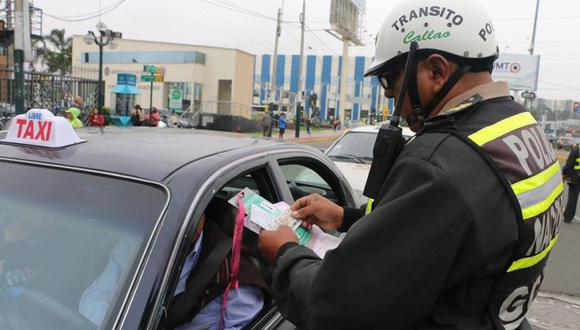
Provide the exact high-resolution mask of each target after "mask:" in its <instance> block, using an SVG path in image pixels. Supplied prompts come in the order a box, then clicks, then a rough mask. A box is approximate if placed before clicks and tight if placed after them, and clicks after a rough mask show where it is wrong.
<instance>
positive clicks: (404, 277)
mask: <svg viewBox="0 0 580 330" xmlns="http://www.w3.org/2000/svg"><path fill="white" fill-rule="evenodd" d="M483 108H485V111H483ZM509 112H513V114H515V113H518V112H523V108H522V107H521V106H519V105H517V104H516V103H515V102H513V99H512V98H511V97H510V96H509V90H508V87H507V84H505V83H493V84H489V85H484V86H481V87H478V88H476V89H474V90H472V91H471V92H468V93H465V94H463V95H462V96H460V97H458V98H456V99H454V100H452V101H451V102H450V103H449V104H448V105H447V106H446V107H445V109H444V114H443V115H440V116H438V117H436V118H435V119H434V120H432V121H431V122H429V123H428V125H427V126H426V128H425V129H424V131H425V132H424V133H423V134H419V135H418V136H417V137H416V138H415V139H414V140H413V141H411V142H410V143H409V144H408V145H407V146H406V147H405V149H404V150H403V152H402V154H401V155H400V156H399V158H398V159H397V161H396V164H395V166H394V168H393V169H392V171H391V173H390V175H389V176H388V178H387V180H386V182H385V184H386V185H387V187H388V189H385V190H386V192H385V193H384V195H383V196H379V198H377V201H376V202H375V205H376V206H375V208H374V210H373V211H372V213H370V214H369V215H367V216H364V217H362V218H361V216H362V215H363V214H362V211H360V210H352V209H345V219H344V224H343V228H342V229H341V231H346V230H348V234H347V235H346V237H345V238H344V240H343V241H342V243H341V244H340V246H339V247H338V248H337V249H335V250H333V251H331V252H329V253H328V254H327V255H326V258H325V259H324V260H321V259H320V258H318V257H317V256H316V254H314V252H312V251H311V250H310V249H308V248H306V247H303V246H298V245H296V244H293V243H288V244H286V245H284V246H283V247H282V248H281V249H280V251H279V255H278V257H279V258H278V263H277V267H276V269H275V273H274V284H273V293H274V298H275V299H276V302H277V305H278V306H279V308H280V310H281V312H282V314H283V315H284V316H285V317H286V318H287V319H288V320H290V321H292V322H293V323H295V324H296V325H297V326H298V327H299V328H300V329H494V328H501V327H500V326H498V321H497V313H496V315H493V313H495V312H494V311H491V309H492V308H491V307H490V305H491V302H490V301H491V300H492V297H491V296H492V294H493V292H492V291H493V288H494V287H495V286H496V285H497V282H498V280H499V279H500V278H502V276H504V274H505V273H506V269H507V268H508V267H509V266H510V264H511V262H512V261H513V256H514V254H515V253H516V252H514V251H515V250H516V248H517V247H518V230H519V229H518V227H519V225H518V219H520V218H521V215H518V212H519V210H518V209H517V208H514V198H513V196H512V195H510V193H509V192H508V190H507V189H506V184H505V182H503V181H502V180H500V176H498V175H497V172H494V169H493V168H492V167H490V165H489V164H488V163H487V162H486V161H485V160H484V159H483V158H482V155H481V154H480V153H478V152H476V151H475V150H474V148H472V147H470V146H469V145H468V144H467V143H466V142H465V141H463V140H462V139H460V138H458V137H457V136H455V135H454V134H450V133H446V132H437V131H440V130H445V129H446V128H449V127H452V128H453V130H454V131H456V132H459V133H460V134H461V135H464V136H466V135H469V134H471V133H472V132H475V131H478V130H480V129H481V128H483V127H486V126H488V125H490V124H493V123H496V122H498V121H499V120H500V119H502V118H505V117H506V116H510V115H512V114H510V113H509ZM506 165H512V164H511V163H508V164H506ZM508 167H509V166H508ZM359 218H360V219H359ZM357 220H358V221H357ZM538 267H541V268H543V264H540V265H538ZM526 289H527V288H526ZM528 295H529V293H528ZM531 295H534V293H532V294H531ZM520 296H523V294H522V295H520ZM516 298H517V297H516ZM510 304H511V302H509V301H508V302H507V305H506V303H505V302H504V304H503V306H502V307H504V308H506V309H507V310H509V311H512V312H513V311H514V310H515V312H516V313H518V314H517V315H515V314H512V315H504V317H506V318H508V319H509V318H516V317H517V318H518V320H517V321H518V322H521V320H522V319H523V315H520V314H522V313H525V312H526V311H527V309H525V310H523V311H522V313H519V309H520V307H522V306H516V304H512V305H510ZM520 305H522V304H520ZM511 307H514V308H511ZM498 308H499V307H498ZM522 308H524V307H522Z"/></svg>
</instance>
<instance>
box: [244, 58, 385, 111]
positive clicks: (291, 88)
mask: <svg viewBox="0 0 580 330" xmlns="http://www.w3.org/2000/svg"><path fill="white" fill-rule="evenodd" d="M272 62H273V57H272V55H270V54H263V55H256V63H255V65H254V68H255V72H254V104H259V105H264V104H269V103H271V102H273V103H276V104H280V105H281V106H282V107H286V108H287V109H288V110H289V111H291V110H292V109H294V105H295V103H296V101H297V100H298V99H299V98H300V95H298V87H299V79H300V72H299V71H300V70H299V66H300V56H299V55H295V54H294V55H278V59H277V61H276V68H275V70H276V82H275V86H276V88H275V93H271V88H272V82H271V78H272V69H273V67H272V65H273V64H272ZM371 63H372V58H370V57H364V56H356V57H351V58H350V59H349V70H348V78H347V82H346V86H347V93H346V94H347V102H346V104H345V105H344V110H345V116H346V117H347V118H346V119H350V120H354V121H364V120H365V119H367V118H368V116H370V115H371V114H373V113H381V112H382V111H384V109H385V108H388V109H393V101H392V100H388V99H386V98H385V97H384V96H383V95H382V90H381V86H380V84H379V82H378V80H377V79H376V78H374V77H373V78H365V77H364V72H365V71H366V69H367V68H368V67H369V66H370V64H371ZM341 71H342V56H333V55H324V56H317V55H306V56H304V85H303V87H304V96H305V98H304V100H305V102H304V110H305V112H306V114H307V115H309V116H315V117H318V118H320V119H324V120H328V119H330V118H335V117H336V116H338V114H339V111H340V109H341V106H342V105H341V104H340V102H339V99H340V76H341ZM313 94H316V104H311V95H313Z"/></svg>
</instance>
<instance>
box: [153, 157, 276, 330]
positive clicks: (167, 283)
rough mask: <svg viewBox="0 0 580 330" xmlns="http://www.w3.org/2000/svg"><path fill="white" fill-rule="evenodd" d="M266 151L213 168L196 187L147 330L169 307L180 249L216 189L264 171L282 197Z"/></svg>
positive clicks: (182, 253) (156, 324) (180, 261)
mask: <svg viewBox="0 0 580 330" xmlns="http://www.w3.org/2000/svg"><path fill="white" fill-rule="evenodd" d="M270 153H271V152H263V153H258V154H255V155H251V156H248V157H245V158H242V159H239V160H237V161H235V162H232V163H229V164H228V165H227V166H224V167H223V168H220V169H219V170H218V171H216V172H215V173H214V174H213V175H212V176H211V177H210V178H208V179H206V180H205V182H204V184H203V185H202V189H199V190H198V192H197V193H196V194H195V197H194V198H193V199H192V201H191V202H190V204H189V207H188V212H187V214H186V215H185V216H184V218H183V219H181V221H180V222H181V223H182V230H183V228H185V230H184V231H182V230H180V233H179V236H178V239H176V242H175V243H174V245H173V251H172V258H171V259H170V261H169V262H168V264H167V266H166V269H165V271H164V272H163V274H162V276H163V280H162V283H161V285H160V289H159V293H158V296H157V298H156V301H155V307H154V309H153V311H154V313H152V315H151V317H150V318H149V322H148V325H147V329H157V328H158V327H159V325H161V324H162V323H161V322H163V321H164V320H165V317H166V316H167V309H168V308H169V306H170V302H171V300H172V298H173V292H174V291H175V287H176V285H177V281H178V277H179V276H178V275H179V274H178V273H179V272H181V265H182V264H183V262H184V260H185V257H186V255H185V253H186V252H185V251H184V249H185V248H186V246H187V243H185V242H187V237H188V235H191V234H192V233H193V232H194V231H195V228H197V226H198V224H199V219H200V217H201V214H202V213H203V212H204V211H205V209H206V208H207V206H208V205H209V203H210V202H211V200H212V199H213V198H214V196H215V194H216V193H217V192H218V191H220V190H221V188H222V187H223V186H224V185H226V184H227V183H228V182H231V181H232V180H234V179H235V178H237V177H239V176H241V175H245V174H247V173H251V172H254V171H257V170H264V171H265V172H266V175H270V176H271V181H270V185H271V187H270V188H271V189H272V193H273V194H277V196H276V198H277V199H280V200H283V198H284V197H283V196H284V195H283V194H281V193H280V192H281V188H280V187H279V186H278V184H279V181H278V180H277V179H276V178H275V176H274V171H273V170H272V169H271V167H270V164H271V160H270V158H269V154H270ZM231 169H234V170H235V172H234V171H230V172H228V170H231ZM232 173H234V174H232ZM222 174H223V175H222ZM176 251H177V253H178V255H177V256H175V257H174V256H173V255H174V253H176Z"/></svg>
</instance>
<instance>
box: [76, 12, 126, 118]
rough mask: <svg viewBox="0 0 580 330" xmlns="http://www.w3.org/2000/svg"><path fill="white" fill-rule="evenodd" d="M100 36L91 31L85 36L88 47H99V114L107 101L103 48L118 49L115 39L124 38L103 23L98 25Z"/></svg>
mask: <svg viewBox="0 0 580 330" xmlns="http://www.w3.org/2000/svg"><path fill="white" fill-rule="evenodd" d="M97 30H98V35H96V34H95V33H94V32H93V31H89V33H88V34H87V35H85V36H84V41H85V43H86V44H87V45H92V44H93V43H95V44H96V45H97V46H99V82H98V86H97V109H98V110H99V113H101V114H102V113H103V103H104V101H105V90H104V88H103V48H104V47H106V46H109V48H111V49H115V48H117V44H115V43H114V42H113V40H114V39H117V38H122V34H121V32H114V31H113V30H109V29H107V25H105V23H103V22H99V24H97Z"/></svg>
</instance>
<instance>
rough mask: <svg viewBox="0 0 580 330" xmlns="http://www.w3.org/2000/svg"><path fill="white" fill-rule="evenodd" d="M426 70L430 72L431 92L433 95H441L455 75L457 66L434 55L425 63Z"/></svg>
mask: <svg viewBox="0 0 580 330" xmlns="http://www.w3.org/2000/svg"><path fill="white" fill-rule="evenodd" d="M423 63H424V65H425V69H426V70H427V72H428V77H429V80H430V81H431V89H432V90H431V92H432V93H433V94H437V93H439V91H441V89H442V88H443V86H445V83H447V80H449V78H450V77H451V75H453V72H454V71H455V69H457V65H456V64H454V63H452V62H449V61H448V60H447V59H446V58H445V57H443V56H441V55H439V54H432V55H430V56H429V57H427V59H425V60H424V61H423Z"/></svg>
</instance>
